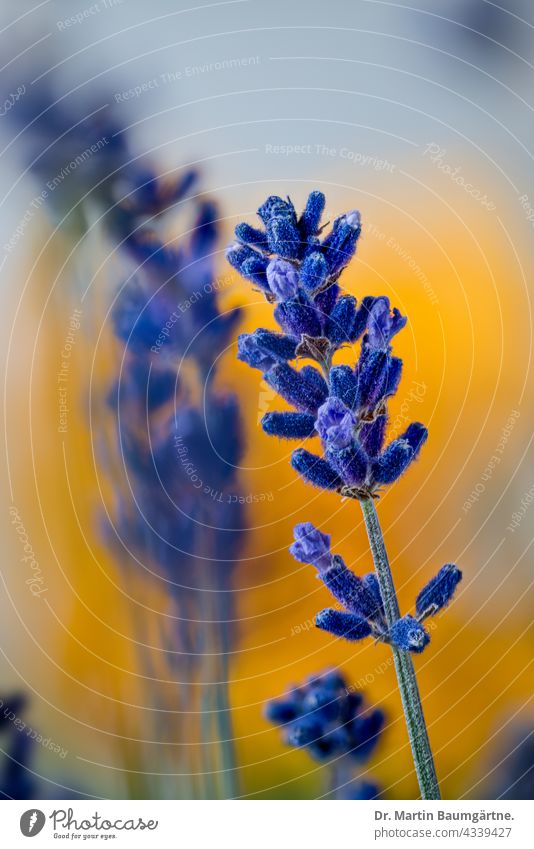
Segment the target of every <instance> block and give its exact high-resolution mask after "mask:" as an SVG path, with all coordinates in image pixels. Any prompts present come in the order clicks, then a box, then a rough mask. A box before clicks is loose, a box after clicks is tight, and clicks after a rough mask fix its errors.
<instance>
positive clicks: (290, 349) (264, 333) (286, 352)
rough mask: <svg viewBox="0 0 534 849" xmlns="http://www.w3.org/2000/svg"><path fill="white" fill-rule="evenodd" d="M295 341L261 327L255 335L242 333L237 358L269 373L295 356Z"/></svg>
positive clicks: (239, 338) (238, 343)
mask: <svg viewBox="0 0 534 849" xmlns="http://www.w3.org/2000/svg"><path fill="white" fill-rule="evenodd" d="M296 345H297V343H296V341H295V339H291V338H290V337H288V336H284V335H283V334H282V333H274V332H273V331H272V330H266V329H265V328H263V327H259V328H258V329H257V330H255V331H254V333H241V334H240V335H239V336H238V338H237V351H238V353H237V358H238V359H239V360H242V361H243V362H244V363H247V364H248V365H249V366H251V367H252V368H259V369H261V370H262V371H268V369H270V368H271V367H272V366H274V365H275V364H276V363H279V362H287V360H292V359H293V358H294V356H295V348H296Z"/></svg>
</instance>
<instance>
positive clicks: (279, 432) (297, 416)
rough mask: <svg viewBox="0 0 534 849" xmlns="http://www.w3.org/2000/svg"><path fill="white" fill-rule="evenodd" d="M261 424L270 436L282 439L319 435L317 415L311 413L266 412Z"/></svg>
mask: <svg viewBox="0 0 534 849" xmlns="http://www.w3.org/2000/svg"><path fill="white" fill-rule="evenodd" d="M261 426H262V428H263V430H264V431H265V433H268V434H269V436H278V437H280V438H281V439H308V438H309V437H312V436H317V431H316V430H315V416H313V415H312V414H311V413H276V412H275V413H266V414H265V415H264V417H263V418H262V420H261Z"/></svg>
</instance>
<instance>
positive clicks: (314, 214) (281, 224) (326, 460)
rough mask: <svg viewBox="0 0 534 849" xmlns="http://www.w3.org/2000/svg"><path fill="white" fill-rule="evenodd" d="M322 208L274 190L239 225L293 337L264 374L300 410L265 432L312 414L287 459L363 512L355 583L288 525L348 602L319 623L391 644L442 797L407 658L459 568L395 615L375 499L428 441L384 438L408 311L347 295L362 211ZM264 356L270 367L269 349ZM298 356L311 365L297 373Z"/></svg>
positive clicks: (296, 427) (341, 633)
mask: <svg viewBox="0 0 534 849" xmlns="http://www.w3.org/2000/svg"><path fill="white" fill-rule="evenodd" d="M323 209H324V196H323V195H322V194H321V193H320V192H312V193H311V194H310V196H309V198H308V200H307V203H306V205H305V208H304V212H303V213H302V215H301V216H300V217H299V216H298V215H297V213H296V210H295V207H294V206H293V204H292V203H291V201H290V200H289V199H288V200H287V201H284V200H282V198H279V197H277V196H274V195H273V196H271V197H269V198H268V199H267V200H266V201H265V203H264V204H262V206H261V207H260V208H259V210H258V215H259V217H260V220H261V222H262V224H263V226H264V228H265V232H263V231H262V230H255V229H253V228H252V229H251V228H249V227H248V225H247V226H243V225H238V227H237V228H236V236H237V239H238V242H237V243H236V244H234V245H233V247H232V248H231V249H230V253H229V261H230V262H231V264H232V265H233V266H234V268H237V269H238V270H239V271H240V273H241V274H242V276H243V277H245V278H248V279H253V277H252V275H251V274H250V271H249V268H250V266H251V264H253V265H254V269H255V270H256V269H258V270H260V271H261V272H262V273H264V275H265V278H266V283H263V285H262V284H261V283H260V285H262V289H263V291H264V293H265V297H266V299H267V301H269V303H273V302H275V301H276V307H275V309H274V319H275V321H276V322H277V323H278V324H279V326H280V328H281V331H282V334H283V335H285V336H286V338H287V339H288V340H290V342H291V344H293V343H295V349H294V353H295V359H296V364H297V367H295V368H293V367H292V366H290V365H289V364H288V362H287V360H286V361H285V362H280V361H279V362H277V363H274V364H272V365H271V367H270V368H269V369H268V370H267V373H266V375H265V379H266V380H267V382H268V383H269V385H270V386H272V387H273V388H274V389H275V390H276V392H277V393H278V394H279V395H280V396H281V397H282V398H284V400H285V401H287V402H289V404H291V405H292V406H293V407H294V408H295V409H296V412H295V413H283V412H281V413H271V414H268V416H266V417H265V419H264V422H263V426H264V429H265V430H266V432H267V433H269V434H271V435H275V436H280V437H282V438H285V439H291V438H294V439H302V438H307V437H308V436H309V434H310V430H311V427H312V421H313V428H314V430H315V431H316V432H317V434H318V436H319V437H320V440H321V446H322V449H323V453H322V456H319V455H318V454H312V453H310V452H309V451H307V450H306V449H305V448H300V447H299V448H297V450H295V451H294V452H293V454H292V456H291V465H292V466H293V468H294V469H295V470H296V471H297V472H298V473H299V474H300V475H301V477H302V478H303V479H304V480H305V481H306V482H308V483H311V484H312V485H313V486H315V487H317V488H318V489H322V490H326V491H329V492H331V493H336V494H337V495H338V496H342V497H344V498H353V499H355V500H357V501H359V502H360V505H361V509H362V512H363V517H364V521H365V526H366V530H367V535H368V538H369V543H370V547H371V553H372V556H373V561H374V565H375V574H368V575H364V576H363V577H361V578H360V577H359V576H358V575H355V574H354V573H353V572H351V570H350V569H348V568H347V566H346V565H345V563H344V562H343V561H342V559H341V558H340V557H339V556H338V555H334V556H332V554H331V552H330V539H329V538H325V536H324V535H323V534H321V533H320V532H319V531H317V530H316V529H315V528H314V527H313V525H310V523H305V524H300V525H297V527H296V529H295V536H296V542H295V543H294V544H293V545H292V546H291V549H290V550H291V553H292V554H293V555H294V556H295V557H296V558H297V559H298V560H300V561H303V562H307V563H311V564H313V565H314V566H316V568H317V569H318V572H319V577H320V579H321V580H322V581H323V583H324V584H325V587H326V588H327V589H328V590H329V592H330V593H331V594H332V596H333V597H334V598H335V599H336V600H337V601H338V602H339V603H340V604H341V605H342V608H343V609H342V610H334V609H332V608H327V609H325V610H323V611H321V612H320V613H319V614H318V615H317V619H316V624H317V627H318V628H320V629H321V630H323V631H327V632H328V633H330V634H332V635H333V636H336V637H343V638H345V639H347V640H361V639H364V638H366V637H373V638H374V639H375V640H378V641H380V642H383V643H387V644H389V645H390V646H391V649H392V651H393V657H394V660H395V668H396V671H397V678H398V683H399V689H400V691H401V695H402V702H403V707H404V711H405V719H406V725H407V729H408V735H409V738H410V743H411V747H412V754H413V759H414V765H415V769H416V772H417V777H418V780H419V786H420V789H421V795H422V797H423V798H424V799H439V798H440V792H439V785H438V780H437V776H436V771H435V767H434V761H433V757H432V751H431V749H430V742H429V739H428V734H427V730H426V725H425V720H424V715H423V709H422V705H421V699H420V696H419V690H418V686H417V680H416V677H415V669H414V666H413V662H412V659H411V655H412V654H413V653H416V654H417V653H420V652H422V651H423V650H424V649H425V647H426V646H427V645H428V643H429V642H430V636H429V634H428V632H427V630H426V629H425V627H424V625H423V621H424V620H426V619H427V618H428V617H429V616H433V615H434V614H435V613H436V612H437V611H439V610H441V609H442V608H443V607H445V606H446V605H447V604H448V602H449V601H450V599H451V598H452V595H453V593H454V590H455V588H456V585H457V584H458V582H459V580H460V579H461V572H460V571H459V570H458V569H457V567H456V566H453V565H452V564H448V565H447V566H445V567H443V569H442V570H441V571H440V572H439V573H438V575H437V576H436V577H435V578H434V579H433V580H432V581H430V582H429V584H427V586H426V587H425V588H424V589H423V590H422V591H421V592H420V593H419V595H418V597H417V601H416V605H415V606H416V610H415V616H413V615H411V614H406V615H404V616H401V612H400V609H399V604H398V600H397V596H396V592H395V586H394V583H393V577H392V574H391V568H390V565H389V559H388V555H387V551H386V548H385V544H384V539H383V536H382V530H381V528H380V524H379V520H378V515H377V512H376V508H375V501H376V499H378V498H379V496H380V494H381V492H382V489H383V487H385V486H389V485H391V484H393V483H394V482H395V481H397V480H398V479H399V478H400V477H401V476H402V475H404V474H405V473H406V472H407V470H408V468H409V467H410V466H411V465H412V464H413V463H414V461H415V460H416V459H417V458H418V456H419V454H420V451H421V448H422V446H423V444H424V443H425V441H426V439H427V436H428V432H427V429H426V427H425V426H424V425H423V424H420V423H419V422H413V423H412V424H410V425H408V427H407V428H406V430H405V431H404V433H402V434H401V435H400V436H398V437H397V438H395V439H393V440H391V441H390V442H389V444H388V443H387V425H388V404H389V400H390V398H391V397H392V396H393V395H395V393H396V391H397V389H398V387H399V383H400V379H401V374H402V360H401V359H400V358H399V357H396V356H394V355H393V351H392V341H393V339H394V337H395V336H396V335H397V334H398V333H399V332H400V331H401V330H402V329H403V328H404V327H405V325H406V323H407V318H406V316H403V315H401V313H400V311H399V310H398V309H397V308H396V307H394V308H393V309H392V308H391V306H390V302H389V298H387V297H364V298H363V299H362V300H361V302H360V304H359V305H358V303H357V301H356V299H355V298H354V296H353V295H352V294H349V293H344V292H343V291H342V288H341V283H340V279H341V275H342V272H343V270H344V268H345V267H346V266H347V264H348V263H349V262H350V260H351V259H352V257H353V256H354V253H355V251H356V247H357V244H358V239H359V236H360V233H361V229H362V224H361V217H360V213H359V212H358V211H357V210H351V211H350V212H347V213H346V214H344V215H340V216H338V217H337V218H336V219H335V221H334V223H333V226H332V227H331V229H330V231H329V232H328V233H326V235H323V230H324V228H323V227H321V223H320V219H321V214H322V211H323ZM360 338H361V344H360V345H359V349H358V350H357V351H356V352H355V355H354V360H353V363H352V365H348V364H346V363H343V364H340V363H336V362H335V359H336V355H337V354H338V352H339V350H340V349H341V348H342V347H345V346H352V345H355V343H356V342H357V341H358V340H359V339H360ZM247 344H250V343H247ZM242 347H243V345H242V343H240V353H239V356H240V357H241V359H245V360H246V361H247V362H248V363H249V364H250V365H252V366H254V367H257V366H258V362H259V357H260V356H262V357H265V351H264V348H263V347H262V350H261V353H260V354H258V353H257V351H256V348H255V349H254V350H252V349H250V350H249V351H247V352H246V356H245V355H244V354H243V350H242ZM269 356H270V357H271V362H272V359H273V354H272V352H269ZM302 359H306V360H311V361H312V362H313V363H315V365H316V367H313V366H310V365H308V364H307V365H304V366H302V367H300V368H299V363H300V360H302ZM286 416H300V417H302V416H304V418H298V419H297V418H291V419H290V418H285V417H286ZM306 729H307V730H306V732H305V730H304V729H301V731H300V734H301V738H300V739H302V740H304V739H308V737H307V736H306V734H308V733H312V730H313V729H312V726H308V725H307V726H306Z"/></svg>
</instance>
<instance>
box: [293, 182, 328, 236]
mask: <svg viewBox="0 0 534 849" xmlns="http://www.w3.org/2000/svg"><path fill="white" fill-rule="evenodd" d="M325 202H326V198H325V196H324V195H323V193H322V192H319V191H315V192H311V193H310V195H309V197H308V200H307V202H306V208H305V209H304V212H303V213H302V215H301V217H300V219H299V224H298V226H299V230H300V233H301V236H302V237H303V238H304V239H306V238H307V237H308V236H315V235H317V231H318V230H319V224H320V222H321V215H322V214H323V210H324V205H325Z"/></svg>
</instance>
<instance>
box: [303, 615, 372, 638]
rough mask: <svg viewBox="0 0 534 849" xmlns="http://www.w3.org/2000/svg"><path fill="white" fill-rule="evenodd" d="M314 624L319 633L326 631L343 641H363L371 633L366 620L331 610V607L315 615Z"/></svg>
mask: <svg viewBox="0 0 534 849" xmlns="http://www.w3.org/2000/svg"><path fill="white" fill-rule="evenodd" d="M315 624H316V625H317V627H318V628H320V629H321V631H328V632H329V633H330V634H333V635H334V636H335V637H344V639H345V640H363V639H365V637H369V636H370V634H371V633H372V629H371V626H370V625H369V622H367V620H366V619H362V617H361V616H356V614H354V613H345V612H343V611H341V610H333V609H332V608H331V607H327V608H326V610H321V612H320V613H318V614H317V616H316V617H315Z"/></svg>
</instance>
